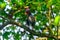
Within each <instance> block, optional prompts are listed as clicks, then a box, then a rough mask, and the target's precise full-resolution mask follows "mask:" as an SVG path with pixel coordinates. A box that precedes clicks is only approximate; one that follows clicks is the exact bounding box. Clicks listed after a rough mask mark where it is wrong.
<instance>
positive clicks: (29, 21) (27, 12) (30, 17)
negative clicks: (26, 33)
mask: <svg viewBox="0 0 60 40" xmlns="http://www.w3.org/2000/svg"><path fill="white" fill-rule="evenodd" d="M25 15H27V19H26V25H28V26H30V25H31V26H32V27H34V26H35V17H34V16H33V15H32V14H31V11H30V8H29V6H27V7H25Z"/></svg>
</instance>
